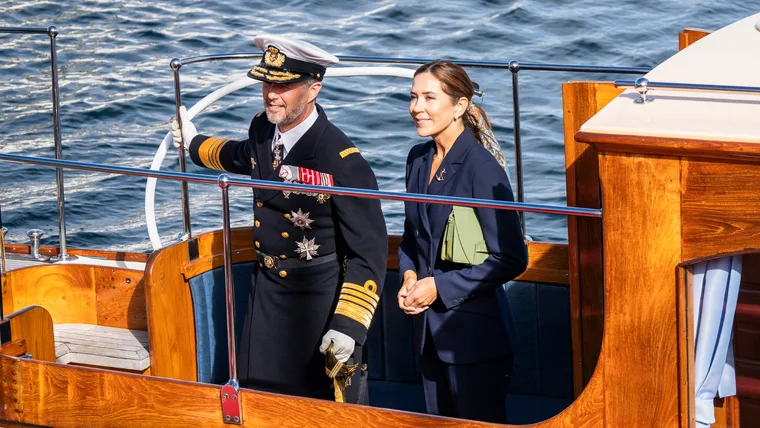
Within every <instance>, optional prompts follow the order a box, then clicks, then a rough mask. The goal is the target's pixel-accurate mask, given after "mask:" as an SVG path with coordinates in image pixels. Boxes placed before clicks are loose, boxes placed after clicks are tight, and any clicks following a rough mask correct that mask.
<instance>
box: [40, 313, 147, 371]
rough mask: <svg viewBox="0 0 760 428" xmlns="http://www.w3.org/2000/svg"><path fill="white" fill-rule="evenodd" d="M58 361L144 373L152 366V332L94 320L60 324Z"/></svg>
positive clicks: (57, 328) (56, 346)
mask: <svg viewBox="0 0 760 428" xmlns="http://www.w3.org/2000/svg"><path fill="white" fill-rule="evenodd" d="M53 330H54V336H55V357H56V362H59V363H63V364H80V365H87V366H97V367H103V368H109V369H115V370H128V371H132V372H139V373H144V372H145V371H146V370H148V368H149V367H150V345H149V344H148V332H146V331H141V330H129V329H126V328H115V327H106V326H102V325H92V324H56V325H54V326H53Z"/></svg>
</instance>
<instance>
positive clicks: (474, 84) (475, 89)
mask: <svg viewBox="0 0 760 428" xmlns="http://www.w3.org/2000/svg"><path fill="white" fill-rule="evenodd" d="M472 93H473V95H477V96H479V97H481V98H483V95H485V92H483V91H481V90H480V85H478V82H476V81H474V80H473V82H472Z"/></svg>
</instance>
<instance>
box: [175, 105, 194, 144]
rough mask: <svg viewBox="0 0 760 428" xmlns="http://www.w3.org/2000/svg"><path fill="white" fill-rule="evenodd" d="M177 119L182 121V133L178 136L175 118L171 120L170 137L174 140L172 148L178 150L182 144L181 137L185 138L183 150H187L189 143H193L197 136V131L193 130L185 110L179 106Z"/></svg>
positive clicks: (177, 125) (178, 131) (177, 124)
mask: <svg viewBox="0 0 760 428" xmlns="http://www.w3.org/2000/svg"><path fill="white" fill-rule="evenodd" d="M179 118H180V120H182V133H181V134H180V130H179V123H178V122H177V118H176V117H175V118H174V119H172V137H173V138H174V147H177V148H179V146H180V143H181V142H182V136H184V137H185V150H187V149H188V146H190V142H191V141H193V138H194V137H195V136H196V135H198V131H197V130H196V129H195V125H193V122H191V121H190V118H189V117H188V115H187V109H186V108H185V106H180V108H179Z"/></svg>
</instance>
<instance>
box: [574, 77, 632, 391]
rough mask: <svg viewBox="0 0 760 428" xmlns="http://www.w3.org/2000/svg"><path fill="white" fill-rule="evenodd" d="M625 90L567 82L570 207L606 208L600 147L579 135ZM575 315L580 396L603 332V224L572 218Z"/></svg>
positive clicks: (576, 377) (607, 84)
mask: <svg viewBox="0 0 760 428" xmlns="http://www.w3.org/2000/svg"><path fill="white" fill-rule="evenodd" d="M622 92H623V89H620V88H615V86H614V84H612V83H610V82H568V83H565V84H563V85H562V104H563V115H564V136H565V173H566V181H567V205H568V206H573V207H583V208H601V206H602V202H601V194H600V188H599V169H598V166H597V151H596V149H595V148H594V147H593V146H591V145H589V144H586V143H582V142H579V141H577V140H576V139H575V134H576V133H577V132H578V130H580V128H581V126H582V125H583V124H584V123H586V121H588V120H589V119H590V118H591V117H592V116H594V115H595V114H596V113H597V112H598V111H599V110H601V109H602V108H604V106H606V105H607V104H608V103H609V102H610V101H612V100H613V99H615V97H617V96H618V95H620V93H622ZM567 229H568V252H569V274H570V277H569V279H570V313H571V317H572V318H571V331H572V344H573V389H574V392H575V395H576V396H577V395H578V394H580V392H581V391H582V390H583V388H584V386H585V385H586V383H588V381H589V379H590V378H591V374H592V373H593V371H594V367H596V362H597V358H598V355H599V350H600V347H601V343H602V334H603V331H604V319H603V315H604V282H603V276H602V251H601V250H602V222H601V220H600V219H593V218H582V217H574V216H569V217H568V218H567Z"/></svg>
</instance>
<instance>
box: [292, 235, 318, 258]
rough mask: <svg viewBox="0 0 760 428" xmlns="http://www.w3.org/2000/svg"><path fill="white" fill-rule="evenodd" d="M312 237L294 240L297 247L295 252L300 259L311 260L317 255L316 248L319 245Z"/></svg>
mask: <svg viewBox="0 0 760 428" xmlns="http://www.w3.org/2000/svg"><path fill="white" fill-rule="evenodd" d="M314 239H316V238H312V239H306V238H303V241H301V242H296V244H297V245H298V249H297V250H296V253H298V254H299V258H300V259H306V260H311V259H312V258H313V257H314V256H318V255H319V254H317V249H318V248H319V247H320V246H319V245H317V244H315V243H314Z"/></svg>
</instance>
